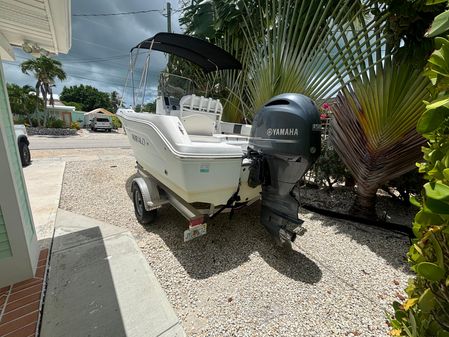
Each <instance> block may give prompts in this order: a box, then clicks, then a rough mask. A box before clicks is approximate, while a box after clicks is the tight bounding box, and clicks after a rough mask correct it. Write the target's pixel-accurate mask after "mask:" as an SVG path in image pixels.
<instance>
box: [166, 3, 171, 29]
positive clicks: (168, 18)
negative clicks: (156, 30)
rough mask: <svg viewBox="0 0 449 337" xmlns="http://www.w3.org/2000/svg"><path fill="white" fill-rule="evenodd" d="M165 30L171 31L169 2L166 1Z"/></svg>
mask: <svg viewBox="0 0 449 337" xmlns="http://www.w3.org/2000/svg"><path fill="white" fill-rule="evenodd" d="M167 32H169V33H171V3H170V2H167Z"/></svg>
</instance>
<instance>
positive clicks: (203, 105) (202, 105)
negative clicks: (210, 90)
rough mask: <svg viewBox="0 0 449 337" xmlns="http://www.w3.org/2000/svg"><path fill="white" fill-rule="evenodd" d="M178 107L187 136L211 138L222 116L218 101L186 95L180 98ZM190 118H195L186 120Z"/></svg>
mask: <svg viewBox="0 0 449 337" xmlns="http://www.w3.org/2000/svg"><path fill="white" fill-rule="evenodd" d="M179 106H180V112H179V117H180V119H181V121H182V122H183V124H184V126H185V128H186V130H187V132H188V133H189V134H197V135H206V136H211V135H212V134H213V133H214V132H215V133H216V132H217V130H218V125H219V124H220V121H221V116H222V114H223V105H222V104H221V103H220V101H219V100H218V99H213V98H206V97H204V96H196V95H187V96H184V97H183V98H181V100H180V102H179ZM190 116H195V117H193V118H191V119H190V120H189V119H187V117H190ZM199 116H201V118H200V117H199ZM184 118H186V119H184ZM184 121H185V122H186V123H187V125H186V124H185V122H184ZM212 123H213V124H212ZM196 124H198V125H196ZM212 125H213V129H212V130H211V129H210V128H211V126H212Z"/></svg>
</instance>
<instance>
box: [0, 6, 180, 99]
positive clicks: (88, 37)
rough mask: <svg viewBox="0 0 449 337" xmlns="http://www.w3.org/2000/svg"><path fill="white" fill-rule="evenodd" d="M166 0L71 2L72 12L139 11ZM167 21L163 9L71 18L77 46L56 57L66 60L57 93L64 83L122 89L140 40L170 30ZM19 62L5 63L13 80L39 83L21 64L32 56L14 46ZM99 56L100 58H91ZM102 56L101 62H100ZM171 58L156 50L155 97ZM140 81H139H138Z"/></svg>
mask: <svg viewBox="0 0 449 337" xmlns="http://www.w3.org/2000/svg"><path fill="white" fill-rule="evenodd" d="M177 6H178V4H176V3H172V8H173V9H174V10H175V12H173V15H172V29H173V31H174V32H177V33H180V32H181V28H180V26H179V23H178V19H179V12H177V11H176V9H177ZM165 8H166V1H165V0H152V1H144V0H128V1H122V0H96V1H92V0H76V1H72V14H91V13H117V12H129V11H139V10H149V9H157V10H161V11H163V10H165ZM166 29H167V19H166V17H165V16H163V15H162V13H161V12H151V13H145V14H135V15H123V16H105V17H101V16H97V17H78V16H72V48H71V49H70V51H69V53H68V54H67V55H58V56H56V58H57V59H58V60H60V61H61V62H62V64H63V68H64V70H65V71H66V73H67V79H66V80H65V81H63V82H62V83H61V82H59V81H57V82H56V83H55V84H56V87H55V88H54V92H55V93H57V94H58V93H60V92H61V91H62V88H63V87H64V86H73V85H79V84H85V85H92V86H94V87H96V88H98V89H99V90H101V91H104V92H111V91H113V90H115V91H118V92H119V93H122V90H123V85H124V83H125V78H126V74H127V71H128V65H129V58H128V53H129V50H130V49H131V48H132V47H133V46H135V45H137V44H138V43H139V42H141V41H143V40H145V39H147V38H149V37H151V36H153V35H155V34H156V33H158V32H161V31H166ZM15 54H16V57H17V58H16V61H15V62H4V63H3V65H4V71H5V77H6V80H7V81H8V82H11V83H17V84H19V85H25V84H29V85H32V86H34V85H35V82H36V80H35V79H34V78H33V76H28V75H25V74H22V72H21V71H20V67H19V65H20V63H21V62H23V61H24V60H25V59H28V58H30V55H29V54H26V53H24V52H23V51H22V50H20V49H18V48H15ZM94 59H96V61H95V62H89V61H92V60H94ZM98 59H101V60H98ZM166 63H167V58H166V57H165V56H164V54H162V53H158V52H156V53H152V57H151V66H150V74H149V77H148V81H149V82H148V88H149V90H148V93H151V96H153V97H151V99H153V98H154V96H155V94H156V93H157V83H158V79H159V76H158V74H159V73H160V71H161V70H163V69H164V68H165V66H166ZM136 82H137V80H136Z"/></svg>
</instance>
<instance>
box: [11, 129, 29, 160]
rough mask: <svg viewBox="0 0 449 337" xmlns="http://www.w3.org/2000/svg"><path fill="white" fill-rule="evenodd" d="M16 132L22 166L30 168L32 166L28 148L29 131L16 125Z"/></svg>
mask: <svg viewBox="0 0 449 337" xmlns="http://www.w3.org/2000/svg"><path fill="white" fill-rule="evenodd" d="M14 132H15V134H16V140H17V145H18V146H19V154H20V160H21V162H22V166H23V167H25V166H28V165H30V164H31V153H30V149H29V147H28V146H29V145H30V142H29V140H28V134H27V129H26V128H25V125H14Z"/></svg>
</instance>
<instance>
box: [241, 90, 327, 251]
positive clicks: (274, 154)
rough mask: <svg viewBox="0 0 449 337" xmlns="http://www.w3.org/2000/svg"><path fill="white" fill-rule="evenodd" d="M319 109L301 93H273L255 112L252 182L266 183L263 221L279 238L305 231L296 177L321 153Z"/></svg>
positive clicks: (288, 238)
mask: <svg viewBox="0 0 449 337" xmlns="http://www.w3.org/2000/svg"><path fill="white" fill-rule="evenodd" d="M320 150H321V124H320V115H319V112H318V109H317V108H316V106H315V104H314V102H313V101H312V100H311V99H310V98H308V97H306V96H304V95H300V94H282V95H279V96H276V97H273V98H272V99H271V100H270V101H268V102H267V103H266V104H265V105H264V106H263V107H262V108H261V109H260V110H259V111H258V112H257V114H256V115H255V117H254V121H253V125H252V129H251V138H250V141H249V148H248V156H249V157H250V158H251V161H252V164H251V167H250V173H249V178H248V185H249V186H251V187H255V186H258V185H262V210H261V220H260V221H261V223H262V224H263V225H264V226H265V227H266V228H267V229H268V231H270V232H271V233H272V234H273V235H274V236H275V237H276V238H279V239H280V241H281V242H289V241H294V240H295V238H296V234H301V233H302V232H303V231H302V228H301V227H300V225H301V224H302V221H301V220H300V219H299V218H298V208H299V201H298V199H297V198H298V197H299V193H297V191H295V186H297V183H298V181H299V180H300V179H301V177H302V176H303V175H304V174H305V173H306V172H307V170H308V169H309V168H310V167H311V165H312V164H313V163H314V162H315V161H316V160H317V159H318V157H319V155H320Z"/></svg>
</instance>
